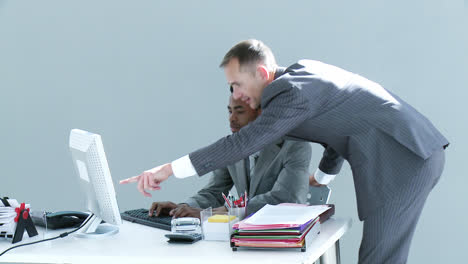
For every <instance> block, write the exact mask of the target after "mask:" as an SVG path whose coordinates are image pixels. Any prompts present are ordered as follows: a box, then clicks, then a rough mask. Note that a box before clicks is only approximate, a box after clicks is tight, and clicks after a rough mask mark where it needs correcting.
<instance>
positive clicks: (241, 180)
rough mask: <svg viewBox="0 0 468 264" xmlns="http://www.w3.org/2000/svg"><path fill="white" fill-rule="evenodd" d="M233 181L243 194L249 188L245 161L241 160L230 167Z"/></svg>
mask: <svg viewBox="0 0 468 264" xmlns="http://www.w3.org/2000/svg"><path fill="white" fill-rule="evenodd" d="M228 170H229V173H230V174H231V178H232V181H233V182H234V186H236V190H237V191H238V192H243V191H244V190H245V189H246V187H247V181H246V175H245V167H244V160H240V161H238V162H236V163H235V164H233V165H230V166H228Z"/></svg>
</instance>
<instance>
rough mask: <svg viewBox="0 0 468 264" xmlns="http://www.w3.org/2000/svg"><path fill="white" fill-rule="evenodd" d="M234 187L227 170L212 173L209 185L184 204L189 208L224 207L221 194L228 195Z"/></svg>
mask: <svg viewBox="0 0 468 264" xmlns="http://www.w3.org/2000/svg"><path fill="white" fill-rule="evenodd" d="M233 185H234V183H233V181H232V178H231V175H230V174H229V171H228V169H227V168H223V169H218V170H215V171H213V175H212V177H211V178H210V181H209V183H208V184H207V185H206V186H205V187H203V189H201V190H200V191H198V193H197V194H195V195H194V196H192V197H190V198H189V199H187V200H186V201H185V202H183V203H185V204H187V205H188V206H190V207H198V208H208V207H218V206H221V205H224V199H223V196H222V195H221V193H224V194H225V195H227V194H228V192H229V190H231V188H232V186H233Z"/></svg>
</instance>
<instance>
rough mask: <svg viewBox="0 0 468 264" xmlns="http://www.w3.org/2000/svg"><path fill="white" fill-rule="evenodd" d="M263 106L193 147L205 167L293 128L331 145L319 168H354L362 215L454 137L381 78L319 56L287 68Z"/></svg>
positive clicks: (193, 156)
mask: <svg viewBox="0 0 468 264" xmlns="http://www.w3.org/2000/svg"><path fill="white" fill-rule="evenodd" d="M261 107H262V114H261V115H260V116H259V117H258V118H257V119H256V120H255V121H254V122H251V123H250V124H249V125H247V126H245V127H243V128H242V129H241V130H240V131H239V132H237V133H235V134H233V135H230V136H227V137H225V138H222V139H220V140H218V141H217V142H215V143H214V144H212V145H210V146H207V147H205V148H202V149H199V150H197V151H195V152H193V153H190V155H189V157H190V160H191V161H192V164H193V165H194V167H195V169H196V171H197V173H198V175H203V174H205V173H207V172H209V171H212V170H214V169H217V168H220V167H224V166H226V165H228V164H232V163H234V162H236V161H238V160H240V159H242V158H244V157H246V156H248V155H250V154H252V153H254V152H256V151H258V150H259V149H261V148H263V147H264V146H265V145H267V144H269V143H271V142H273V141H274V140H277V139H278V138H280V137H283V136H285V135H288V136H290V137H292V138H296V139H300V140H307V141H313V142H319V143H321V144H322V145H324V146H326V149H325V152H324V156H323V158H322V161H321V162H320V166H319V168H320V169H321V170H322V171H324V172H326V173H337V172H338V171H339V170H340V168H341V165H342V163H343V159H346V160H347V161H348V162H349V164H350V166H351V170H352V172H353V178H354V185H355V189H356V197H357V204H358V212H359V217H360V219H361V220H362V219H364V218H365V217H366V216H367V215H368V214H370V213H371V212H372V211H373V210H375V209H377V208H378V207H380V206H382V205H383V204H385V203H386V202H388V201H390V200H392V199H394V197H396V196H398V195H400V194H401V193H402V192H407V191H408V190H409V189H410V188H406V187H405V184H406V183H407V182H408V179H410V178H411V177H413V176H414V175H416V174H418V172H419V171H420V169H421V167H422V163H423V161H424V160H425V159H427V158H428V157H430V156H431V154H432V153H433V152H434V151H436V150H439V149H441V148H442V147H443V146H445V145H447V144H448V141H447V139H445V138H444V136H442V135H441V134H440V133H439V131H437V129H436V128H435V127H434V126H433V125H432V124H431V122H430V121H429V120H428V119H426V118H425V117H424V116H423V115H422V114H420V113H419V112H418V111H416V110H415V109H414V108H413V107H411V106H410V105H408V104H407V103H406V102H405V101H403V100H402V99H401V98H399V97H398V96H396V95H394V94H393V93H391V92H389V91H388V90H385V89H384V88H383V87H381V86H380V85H379V84H377V83H375V82H372V81H370V80H368V79H366V78H363V77H361V76H359V75H357V74H353V73H351V72H348V71H345V70H343V69H340V68H338V67H335V66H332V65H328V64H325V63H322V62H319V61H311V60H301V61H299V62H298V63H296V64H293V65H292V66H290V67H289V68H287V69H280V70H279V71H278V72H277V74H276V75H275V80H274V81H273V82H272V83H271V84H270V85H268V86H267V87H266V88H265V90H264V91H263V94H262V97H261Z"/></svg>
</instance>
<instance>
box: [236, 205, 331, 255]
mask: <svg viewBox="0 0 468 264" xmlns="http://www.w3.org/2000/svg"><path fill="white" fill-rule="evenodd" d="M329 209H330V207H329V206H327V205H318V206H297V205H295V204H280V205H265V206H264V207H263V208H262V209H260V210H259V211H258V212H257V213H255V214H254V215H252V216H251V217H250V218H247V219H244V220H243V221H241V222H239V223H237V224H235V225H234V226H233V229H234V233H233V235H232V236H231V245H232V246H233V247H254V248H304V247H305V237H306V236H308V237H309V238H310V237H315V236H316V235H317V234H318V233H319V232H320V222H319V218H320V215H321V214H322V213H324V212H325V211H327V210H329Z"/></svg>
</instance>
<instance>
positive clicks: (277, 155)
mask: <svg viewBox="0 0 468 264" xmlns="http://www.w3.org/2000/svg"><path fill="white" fill-rule="evenodd" d="M311 155H312V148H311V146H310V144H309V143H306V142H297V141H291V140H286V141H285V140H281V141H280V142H277V143H273V144H270V145H268V146H266V147H265V148H264V149H262V150H261V151H260V153H259V156H258V159H257V163H256V165H255V167H254V169H253V172H252V175H251V177H250V183H249V184H250V191H249V192H248V196H249V201H248V204H247V214H251V213H253V212H256V211H258V210H259V209H260V208H262V207H263V206H264V205H265V204H279V203H305V202H306V196H307V192H308V191H309V187H308V183H309V173H308V169H309V164H310V158H311ZM245 172H246V170H245V162H244V160H240V161H238V162H236V163H235V164H233V165H229V166H227V168H222V169H218V170H215V171H214V172H213V177H212V179H211V180H210V182H209V183H208V184H207V185H206V186H205V187H204V188H203V189H201V190H200V191H198V193H197V194H196V195H194V196H192V197H190V198H189V199H188V200H186V201H185V202H184V203H186V204H188V205H190V206H192V207H199V208H208V207H210V206H211V207H219V206H221V205H223V204H224V199H223V198H222V196H221V193H222V192H223V193H225V194H227V193H228V192H229V190H230V189H231V188H232V186H233V185H234V186H236V190H237V191H238V192H239V193H238V194H239V196H240V195H241V194H243V193H244V190H246V187H247V182H246V180H247V176H246V173H245Z"/></svg>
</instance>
